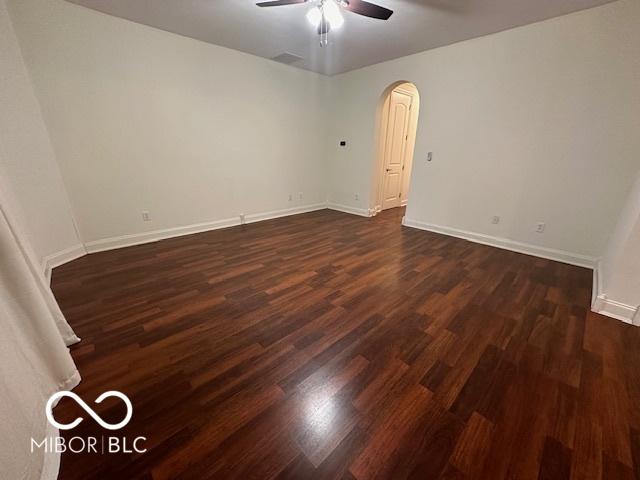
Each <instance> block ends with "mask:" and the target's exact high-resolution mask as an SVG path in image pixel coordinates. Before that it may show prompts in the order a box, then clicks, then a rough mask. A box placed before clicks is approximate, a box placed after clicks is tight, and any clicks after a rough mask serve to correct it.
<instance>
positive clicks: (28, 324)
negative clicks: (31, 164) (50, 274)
mask: <svg viewBox="0 0 640 480" xmlns="http://www.w3.org/2000/svg"><path fill="white" fill-rule="evenodd" d="M7 208H8V206H7V203H6V201H3V198H2V195H1V192H0V328H1V331H0V373H1V375H0V431H1V437H0V478H3V479H4V478H7V479H9V478H10V479H38V478H55V476H56V475H57V470H58V465H59V463H58V462H59V458H58V457H57V456H56V455H53V454H44V453H43V452H42V450H41V449H36V450H35V452H34V453H31V450H30V447H31V438H34V439H35V440H37V441H41V440H42V439H43V438H44V437H45V436H46V435H50V434H55V433H56V432H55V431H52V430H51V427H50V426H49V424H48V422H47V420H46V416H45V412H44V408H45V404H46V402H47V400H48V398H49V396H50V395H51V394H52V393H54V392H56V391H58V390H69V389H71V388H73V387H74V386H76V385H77V384H78V382H79V381H80V375H79V374H78V370H77V369H76V367H75V364H74V363H73V360H72V358H71V355H70V354H69V350H68V349H67V345H70V344H72V343H74V342H77V341H79V339H78V337H76V335H75V334H74V332H73V330H72V329H71V327H70V326H69V324H68V323H67V322H66V320H65V318H64V316H63V315H62V312H61V311H60V308H59V307H58V305H57V303H56V301H55V298H54V297H53V294H52V293H51V290H50V289H49V287H48V286H47V285H46V283H45V281H44V278H43V275H42V273H41V272H40V270H39V268H38V266H37V265H38V263H37V262H35V258H34V255H33V253H32V251H31V248H30V246H29V245H28V244H27V243H26V239H25V236H24V235H23V234H22V232H21V231H20V229H19V227H18V225H17V224H16V222H15V220H14V219H13V217H12V216H11V215H10V212H8V211H7Z"/></svg>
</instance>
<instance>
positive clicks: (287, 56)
mask: <svg viewBox="0 0 640 480" xmlns="http://www.w3.org/2000/svg"><path fill="white" fill-rule="evenodd" d="M271 60H275V61H276V62H280V63H284V64H285V65H291V64H292V63H296V62H299V61H300V60H302V57H299V56H297V55H294V54H293V53H287V52H285V53H281V54H280V55H276V56H275V57H272V58H271Z"/></svg>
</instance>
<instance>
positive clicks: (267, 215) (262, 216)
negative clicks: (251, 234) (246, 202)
mask: <svg viewBox="0 0 640 480" xmlns="http://www.w3.org/2000/svg"><path fill="white" fill-rule="evenodd" d="M326 208H327V204H326V203H316V204H315V205H307V206H304V207H293V208H285V209H284V210H274V211H272V212H264V213H253V214H249V215H245V222H246V223H254V222H262V221H263V220H272V219H274V218H281V217H288V216H289V215H299V214H301V213H309V212H315V211H316V210H324V209H326Z"/></svg>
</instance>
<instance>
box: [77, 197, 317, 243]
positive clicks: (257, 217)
mask: <svg viewBox="0 0 640 480" xmlns="http://www.w3.org/2000/svg"><path fill="white" fill-rule="evenodd" d="M325 208H327V205H326V204H324V203H318V204H315V205H305V206H302V207H294V208H287V209H283V210H274V211H271V212H264V213H253V214H247V215H245V222H246V223H255V222H260V221H263V220H270V219H273V218H280V217H286V216H289V215H297V214H300V213H308V212H313V211H315V210H322V209H325ZM236 225H240V216H238V217H234V218H226V219H223V220H215V221H213V222H205V223H196V224H193V225H185V226H183V227H173V228H165V229H162V230H153V231H150V232H144V233H136V234H131V235H122V236H119V237H110V238H104V239H101V240H94V241H91V242H87V243H85V247H86V249H87V253H96V252H104V251H106V250H114V249H116V248H123V247H132V246H134V245H141V244H143V243H150V242H157V241H158V240H164V239H166V238H173V237H181V236H183V235H192V234H194V233H201V232H207V231H209V230H217V229H220V228H228V227H233V226H236Z"/></svg>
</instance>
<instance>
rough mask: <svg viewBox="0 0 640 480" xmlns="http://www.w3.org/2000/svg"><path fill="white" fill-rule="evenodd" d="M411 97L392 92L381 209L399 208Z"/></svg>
mask: <svg viewBox="0 0 640 480" xmlns="http://www.w3.org/2000/svg"><path fill="white" fill-rule="evenodd" d="M411 99H412V98H411V95H407V94H406V93H402V92H399V91H395V90H394V91H392V92H391V98H390V100H389V115H388V118H387V138H386V140H385V144H384V163H383V168H384V171H383V175H384V177H383V178H384V179H383V183H382V209H383V210H386V209H387V208H393V207H399V206H400V203H401V200H400V197H401V195H402V176H403V175H402V173H403V172H402V170H403V168H404V158H405V151H406V148H407V140H408V137H409V115H410V109H411Z"/></svg>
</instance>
